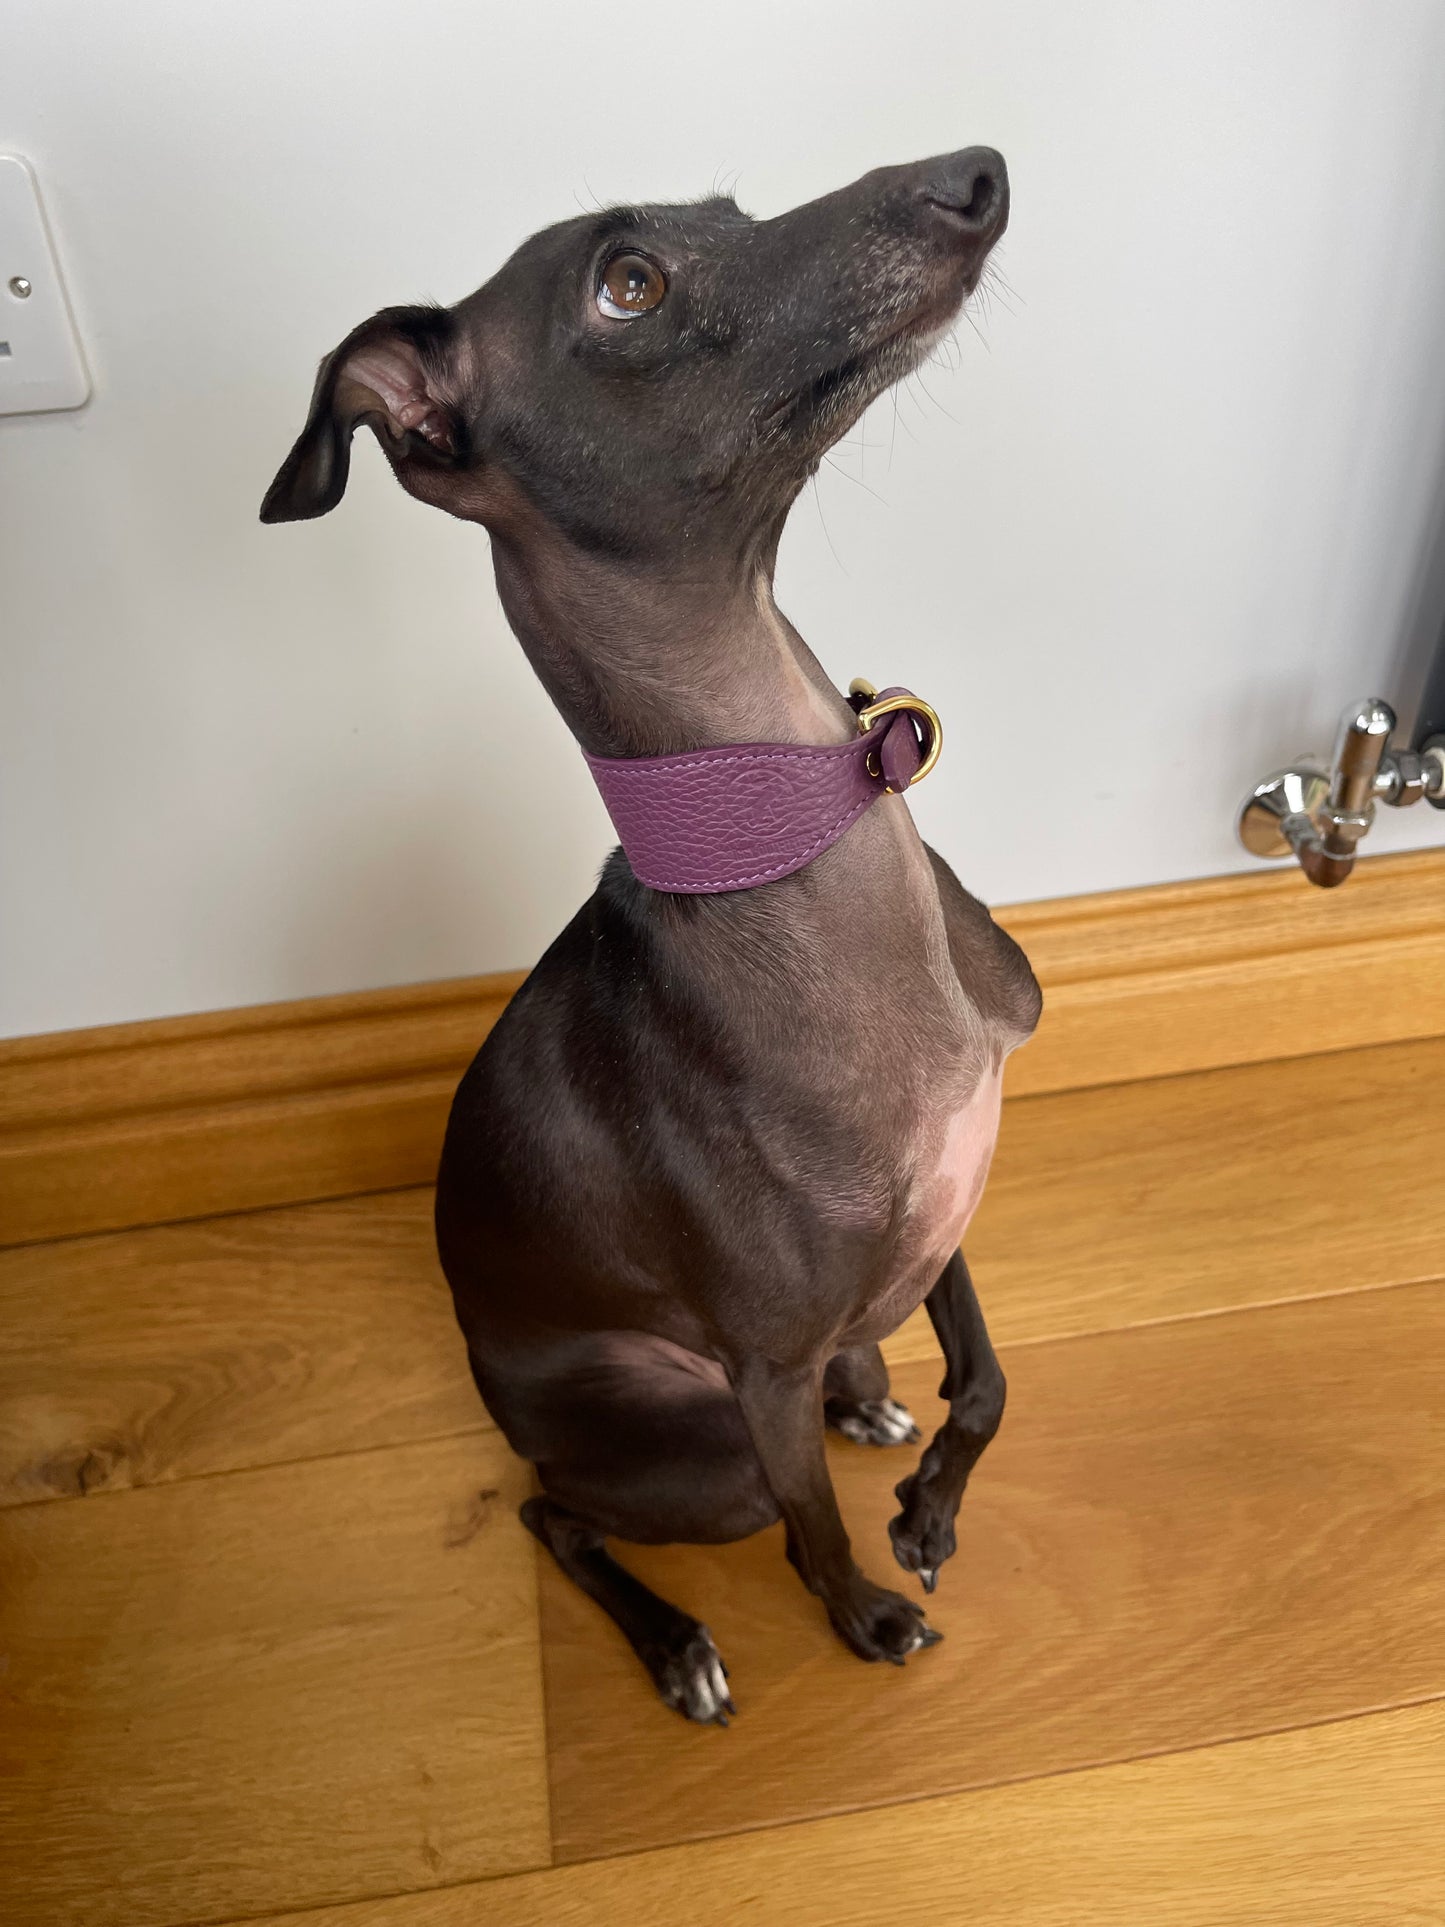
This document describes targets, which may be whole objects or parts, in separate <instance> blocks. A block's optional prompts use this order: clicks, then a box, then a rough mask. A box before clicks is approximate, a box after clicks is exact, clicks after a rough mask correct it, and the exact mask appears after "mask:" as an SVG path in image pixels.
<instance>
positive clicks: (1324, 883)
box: [1239, 696, 1445, 890]
mask: <svg viewBox="0 0 1445 1927" xmlns="http://www.w3.org/2000/svg"><path fill="white" fill-rule="evenodd" d="M1394 730H1395V712H1394V710H1393V709H1391V707H1390V705H1389V704H1388V703H1387V702H1381V700H1380V699H1379V697H1377V696H1371V697H1369V698H1367V700H1366V701H1364V702H1362V703H1351V704H1350V706H1349V708H1348V709H1347V710H1346V711H1345V713H1344V715H1343V716H1342V717H1341V718H1340V733H1339V736H1338V738H1337V739H1336V742H1335V755H1334V761H1333V763H1331V765H1330V766H1329V767H1328V768H1326V767H1325V766H1324V765H1323V764H1322V763H1320V762H1318V761H1316V760H1315V759H1313V758H1311V757H1307V756H1302V757H1301V758H1300V759H1299V761H1298V762H1297V763H1292V764H1291V765H1290V767H1289V768H1288V769H1278V770H1276V771H1275V772H1274V774H1273V775H1272V776H1267V777H1266V778H1265V779H1264V781H1263V782H1262V783H1258V784H1256V785H1255V788H1254V790H1253V791H1252V792H1251V794H1250V795H1249V797H1248V798H1247V799H1246V801H1245V804H1244V808H1243V809H1242V810H1241V811H1240V813H1239V840H1240V842H1241V843H1242V844H1243V845H1244V847H1245V849H1246V850H1248V851H1249V853H1250V855H1251V856H1262V857H1272V858H1273V857H1287V856H1295V857H1298V858H1299V865H1300V868H1301V869H1302V870H1303V871H1304V873H1305V875H1306V876H1307V877H1308V878H1309V880H1310V882H1311V883H1318V884H1319V885H1320V886H1321V888H1322V889H1326V890H1328V889H1330V888H1332V887H1333V886H1334V885H1335V884H1337V883H1343V882H1344V880H1345V878H1346V877H1347V876H1348V875H1349V874H1350V871H1351V870H1352V869H1353V868H1354V864H1355V856H1356V853H1357V846H1358V844H1359V842H1360V839H1361V837H1363V836H1365V835H1366V834H1367V833H1368V831H1369V828H1370V825H1371V823H1372V822H1373V821H1374V819H1375V805H1376V804H1377V803H1387V804H1389V805H1390V807H1391V808H1392V809H1403V808H1404V807H1405V806H1406V805H1407V804H1410V803H1418V802H1420V801H1421V800H1422V799H1423V800H1424V801H1426V802H1428V803H1432V804H1433V805H1434V806H1435V808H1436V809H1437V810H1441V809H1445V735H1439V736H1432V737H1430V738H1429V740H1428V741H1427V742H1424V743H1422V744H1421V746H1420V748H1419V749H1418V750H1413V749H1391V748H1390V746H1389V745H1390V737H1391V736H1392V735H1393V734H1394Z"/></svg>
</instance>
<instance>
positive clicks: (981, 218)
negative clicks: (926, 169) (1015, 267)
mask: <svg viewBox="0 0 1445 1927" xmlns="http://www.w3.org/2000/svg"><path fill="white" fill-rule="evenodd" d="M919 199H920V200H922V201H925V202H927V203H928V205H929V206H930V207H935V208H937V209H938V211H939V212H940V213H941V214H943V215H944V216H945V217H946V218H947V219H948V221H949V222H950V223H951V224H956V225H957V226H958V227H961V228H962V229H963V230H964V232H965V233H966V234H969V235H971V236H973V237H974V238H975V239H976V240H978V241H981V242H988V241H996V240H997V239H998V237H999V235H1000V234H1002V232H1003V230H1004V225H1005V223H1006V222H1007V220H1008V169H1007V168H1006V167H1005V166H1004V159H1003V155H1002V154H1000V153H998V152H996V151H995V149H993V148H992V147H965V148H964V149H963V150H962V151H961V152H960V153H957V154H950V155H948V157H947V158H946V159H945V160H943V161H940V162H939V163H937V164H936V165H935V166H934V167H933V168H932V169H931V170H930V173H929V178H928V180H927V181H926V182H925V183H924V185H923V186H922V187H921V188H920V189H919Z"/></svg>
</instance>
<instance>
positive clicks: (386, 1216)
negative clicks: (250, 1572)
mask: <svg viewBox="0 0 1445 1927" xmlns="http://www.w3.org/2000/svg"><path fill="white" fill-rule="evenodd" d="M0 1331H3V1332H4V1334H5V1340H4V1344H3V1346H0V1505H4V1504H11V1505H14V1504H20V1503H23V1502H25V1501H26V1500H32V1499H44V1498H57V1497H75V1496H80V1495H83V1494H85V1493H93V1492H96V1491H106V1490H116V1489H120V1488H123V1487H127V1486H142V1485H153V1484H155V1483H157V1482H158V1481H161V1480H165V1479H170V1478H176V1477H183V1476H193V1475H195V1474H197V1473H208V1472H223V1471H233V1470H237V1469H239V1468H242V1467H245V1466H252V1465H263V1464H268V1463H276V1462H279V1461H283V1460H287V1459H296V1458H305V1457H311V1456H314V1455H316V1454H319V1453H324V1452H344V1451H354V1450H356V1449H358V1448H362V1447H369V1446H376V1445H386V1444H392V1443H399V1442H403V1441H406V1440H409V1439H419V1438H428V1437H439V1436H442V1435H444V1434H447V1433H453V1432H460V1431H464V1430H475V1429H476V1428H477V1427H479V1426H482V1425H485V1424H487V1423H488V1422H489V1421H488V1420H487V1417H486V1414H485V1412H484V1410H483V1408H482V1405H481V1402H480V1400H479V1399H478V1398H477V1395H476V1390H475V1388H474V1387H473V1385H472V1381H471V1377H470V1374H469V1373H468V1371H467V1364H466V1349H465V1346H464V1345H463V1343H462V1340H461V1337H460V1335H459V1333H458V1331H457V1325H456V1320H455V1318H454V1317H453V1315H452V1304H451V1295H450V1293H449V1292H448V1290H447V1287H446V1282H445V1280H444V1279H443V1277H442V1274H441V1268H440V1266H439V1265H438V1264H437V1258H436V1249H435V1246H434V1243H433V1240H432V1226H431V1192H430V1190H429V1189H428V1190H419V1191H402V1192H387V1193H385V1194H382V1195H380V1196H374V1197H368V1198H351V1199H345V1200H342V1201H341V1202H338V1203H331V1204H309V1205H298V1206H294V1207H289V1208H285V1209H280V1210H274V1211H257V1212H248V1213H243V1214H239V1215H236V1216H233V1217H226V1218H204V1219H200V1220H197V1221H195V1222H193V1223H189V1224H176V1225H156V1226H152V1227H150V1228H148V1229H146V1230H140V1231H120V1232H112V1233H107V1234H105V1235H103V1236H100V1237H94V1238H74V1239H67V1240H66V1241H65V1242H63V1243H60V1244H54V1245H24V1246H20V1247H17V1248H15V1249H13V1250H10V1251H0Z"/></svg>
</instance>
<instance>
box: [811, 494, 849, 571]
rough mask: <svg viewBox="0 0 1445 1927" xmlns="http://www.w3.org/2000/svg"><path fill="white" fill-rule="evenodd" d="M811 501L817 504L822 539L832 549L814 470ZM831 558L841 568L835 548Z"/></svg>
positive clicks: (841, 561)
mask: <svg viewBox="0 0 1445 1927" xmlns="http://www.w3.org/2000/svg"><path fill="white" fill-rule="evenodd" d="M813 501H814V503H815V504H816V505H817V510H818V520H819V521H820V522H821V523H822V524H823V540H824V541H825V542H826V543H827V544H828V547H829V548H830V549H833V538H832V536H831V535H830V534H829V533H828V518H827V516H826V515H824V513H823V497H822V495H821V494H820V492H819V489H818V476H817V471H816V470H815V471H814V473H813ZM833 560H834V561H835V562H836V563H837V564H838V567H839V568H840V569H843V558H842V556H841V555H839V553H838V551H837V550H836V549H833ZM843 573H844V575H847V573H848V571H847V570H846V569H843Z"/></svg>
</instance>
